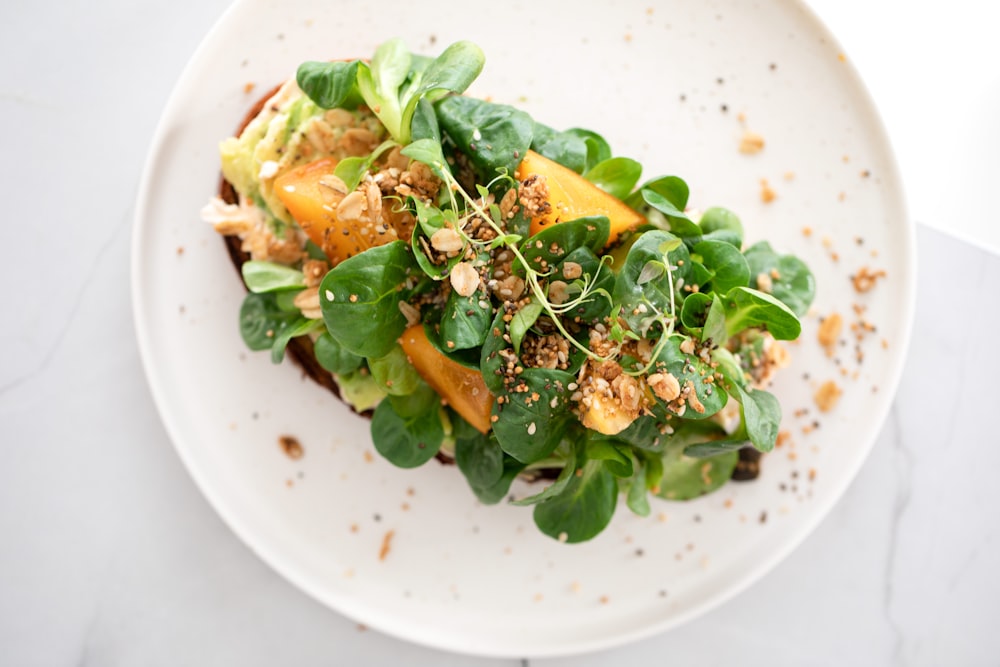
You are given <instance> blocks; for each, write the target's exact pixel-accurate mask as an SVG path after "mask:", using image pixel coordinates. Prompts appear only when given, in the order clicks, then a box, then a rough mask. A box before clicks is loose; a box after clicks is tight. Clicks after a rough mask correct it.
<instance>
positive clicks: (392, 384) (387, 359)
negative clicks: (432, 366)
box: [368, 344, 422, 396]
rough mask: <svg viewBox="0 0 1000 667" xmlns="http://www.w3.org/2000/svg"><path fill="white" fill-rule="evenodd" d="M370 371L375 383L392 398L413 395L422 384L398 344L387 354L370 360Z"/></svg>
mask: <svg viewBox="0 0 1000 667" xmlns="http://www.w3.org/2000/svg"><path fill="white" fill-rule="evenodd" d="M368 369H369V370H370V371H371V372H372V378H374V380H375V383H376V384H378V386H379V387H380V388H381V389H382V390H383V391H384V392H386V393H387V394H389V395H390V396H406V395H408V394H412V393H413V392H414V391H416V389H417V387H418V386H419V385H420V384H421V382H422V381H421V379H420V376H419V375H418V374H417V371H416V369H415V368H414V367H413V364H411V363H410V362H409V360H408V359H407V358H406V353H405V352H403V348H402V347H400V346H399V345H398V344H397V345H394V346H392V348H390V350H389V352H388V353H387V354H385V355H383V356H381V357H378V358H375V359H369V360H368Z"/></svg>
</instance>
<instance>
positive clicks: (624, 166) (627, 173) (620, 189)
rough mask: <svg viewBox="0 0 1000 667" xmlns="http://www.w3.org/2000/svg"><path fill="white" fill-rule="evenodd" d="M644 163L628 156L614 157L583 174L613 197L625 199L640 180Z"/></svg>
mask: <svg viewBox="0 0 1000 667" xmlns="http://www.w3.org/2000/svg"><path fill="white" fill-rule="evenodd" d="M641 175H642V165H641V164H639V163H638V162H636V161H635V160H632V159H630V158H627V157H613V158H608V159H607V160H604V161H603V162H600V163H598V164H596V165H594V166H593V167H592V168H591V169H590V170H589V171H588V172H587V173H585V174H584V175H583V177H584V178H586V179H587V180H588V181H590V182H591V183H593V184H594V185H596V186H597V187H599V188H600V189H602V190H604V191H605V192H607V193H608V194H610V195H611V196H613V197H617V198H618V199H625V198H626V197H628V195H629V193H630V192H632V188H634V187H635V184H636V183H638V182H639V176H641Z"/></svg>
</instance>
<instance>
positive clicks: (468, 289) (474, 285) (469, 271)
mask: <svg viewBox="0 0 1000 667" xmlns="http://www.w3.org/2000/svg"><path fill="white" fill-rule="evenodd" d="M450 278H451V286H452V288H454V290H455V291H456V292H458V293H459V294H460V295H462V296H472V295H473V294H475V293H476V290H477V289H479V272H478V271H476V270H475V269H474V268H473V267H472V264H470V263H469V262H459V263H458V264H456V265H455V268H453V269H452V270H451V276H450Z"/></svg>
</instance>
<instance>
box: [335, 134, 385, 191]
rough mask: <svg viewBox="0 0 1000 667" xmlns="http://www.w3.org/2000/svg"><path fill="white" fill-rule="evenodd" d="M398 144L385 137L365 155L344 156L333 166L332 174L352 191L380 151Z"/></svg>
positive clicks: (379, 154) (382, 151)
mask: <svg viewBox="0 0 1000 667" xmlns="http://www.w3.org/2000/svg"><path fill="white" fill-rule="evenodd" d="M398 145H399V144H398V143H396V142H395V141H393V140H391V139H386V140H385V141H383V142H382V143H381V144H379V145H378V146H377V147H376V148H375V150H374V151H372V152H371V154H369V155H368V156H367V157H346V158H344V159H343V160H341V161H340V162H338V163H337V166H336V167H334V169H333V175H334V176H336V177H337V178H339V179H340V180H342V181H343V182H344V185H346V186H347V191H348V192H353V191H354V190H355V189H356V188H357V187H358V184H359V183H361V180H362V179H363V178H364V177H365V174H367V173H368V171H369V170H370V169H371V168H372V165H373V164H375V161H376V160H377V159H378V158H379V157H380V156H381V155H382V153H384V152H386V151H387V150H389V149H390V148H393V147H395V146H398Z"/></svg>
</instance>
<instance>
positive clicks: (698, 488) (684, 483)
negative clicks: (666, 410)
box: [659, 447, 740, 500]
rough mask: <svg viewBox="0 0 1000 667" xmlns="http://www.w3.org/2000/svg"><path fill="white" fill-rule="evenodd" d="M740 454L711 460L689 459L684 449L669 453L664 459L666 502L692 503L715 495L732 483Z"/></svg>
mask: <svg viewBox="0 0 1000 667" xmlns="http://www.w3.org/2000/svg"><path fill="white" fill-rule="evenodd" d="M739 458H740V455H739V453H738V452H735V451H730V452H724V453H722V454H719V455H717V456H713V457H712V458H707V459H698V458H692V457H689V456H685V455H684V453H683V449H682V448H681V447H674V448H671V449H670V450H668V452H667V454H666V455H665V456H664V457H663V479H662V480H660V493H659V495H660V497H661V498H665V499H666V500H691V499H692V498H697V497H698V496H703V495H705V494H706V493H711V492H712V491H715V490H716V489H717V488H719V487H720V486H722V485H723V484H725V483H726V482H727V481H729V478H730V477H732V476H733V470H734V469H735V468H736V463H737V461H739Z"/></svg>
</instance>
